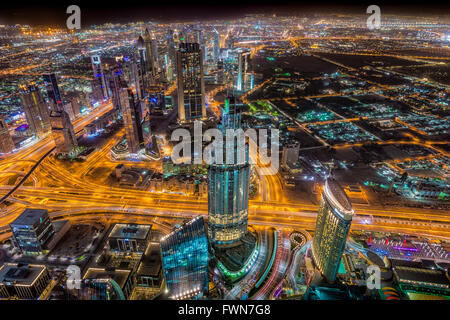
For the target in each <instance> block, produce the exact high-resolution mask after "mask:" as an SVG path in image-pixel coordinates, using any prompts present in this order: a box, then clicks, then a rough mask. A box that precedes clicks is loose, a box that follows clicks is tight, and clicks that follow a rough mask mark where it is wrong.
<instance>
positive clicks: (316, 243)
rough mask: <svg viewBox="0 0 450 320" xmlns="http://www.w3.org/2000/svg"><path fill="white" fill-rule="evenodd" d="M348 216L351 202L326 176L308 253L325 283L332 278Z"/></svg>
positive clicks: (348, 222)
mask: <svg viewBox="0 0 450 320" xmlns="http://www.w3.org/2000/svg"><path fill="white" fill-rule="evenodd" d="M352 218H353V209H352V205H351V203H350V200H349V199H348V197H347V195H346V194H345V191H344V189H342V187H341V186H340V185H339V183H338V182H337V181H336V180H334V179H333V178H328V179H327V180H326V182H325V187H324V189H323V193H322V199H321V201H320V207H319V213H318V215H317V219H316V229H315V230H314V238H313V243H312V256H313V259H314V262H315V264H316V266H317V268H318V269H319V271H320V272H321V274H322V275H323V276H324V277H325V279H326V280H327V281H329V282H333V281H334V280H335V279H336V274H337V271H338V269H339V263H340V261H341V255H342V252H343V251H344V249H345V242H346V240H347V235H348V232H349V230H350V225H351V223H352Z"/></svg>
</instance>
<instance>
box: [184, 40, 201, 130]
mask: <svg viewBox="0 0 450 320" xmlns="http://www.w3.org/2000/svg"><path fill="white" fill-rule="evenodd" d="M177 77H178V78H177V81H178V82H177V90H178V91H177V93H178V119H179V121H181V122H185V121H194V120H199V119H204V118H206V104H205V84H204V79H203V55H202V50H201V49H200V46H199V44H198V43H181V44H180V47H179V49H178V51H177Z"/></svg>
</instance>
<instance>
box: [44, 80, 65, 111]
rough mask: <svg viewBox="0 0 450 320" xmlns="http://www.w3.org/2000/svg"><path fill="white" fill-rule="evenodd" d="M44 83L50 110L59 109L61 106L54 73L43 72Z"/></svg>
mask: <svg viewBox="0 0 450 320" xmlns="http://www.w3.org/2000/svg"><path fill="white" fill-rule="evenodd" d="M43 78H44V84H45V88H46V89H47V96H48V99H49V102H50V106H51V109H52V110H61V109H62V106H63V102H62V98H61V93H60V91H59V87H58V82H57V81H56V76H55V74H54V73H50V74H44V75H43Z"/></svg>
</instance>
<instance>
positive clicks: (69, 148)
mask: <svg viewBox="0 0 450 320" xmlns="http://www.w3.org/2000/svg"><path fill="white" fill-rule="evenodd" d="M50 122H51V124H52V135H53V139H54V140H55V145H56V152H57V153H59V154H65V155H68V154H70V153H71V152H73V150H74V149H75V148H76V147H78V142H77V138H76V135H75V132H74V130H73V125H72V122H71V121H70V117H69V114H68V113H67V112H66V111H65V110H54V111H52V112H51V113H50Z"/></svg>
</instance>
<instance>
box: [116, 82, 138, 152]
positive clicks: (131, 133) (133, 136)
mask: <svg viewBox="0 0 450 320" xmlns="http://www.w3.org/2000/svg"><path fill="white" fill-rule="evenodd" d="M120 100H121V105H122V108H123V109H122V115H123V122H124V125H125V134H126V137H127V143H128V150H129V152H130V153H131V154H137V153H138V151H139V150H140V149H141V148H143V147H144V136H143V132H142V123H141V121H142V111H141V107H140V104H139V103H137V102H136V100H135V98H134V94H133V91H132V90H131V89H128V88H122V89H121V90H120Z"/></svg>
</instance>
